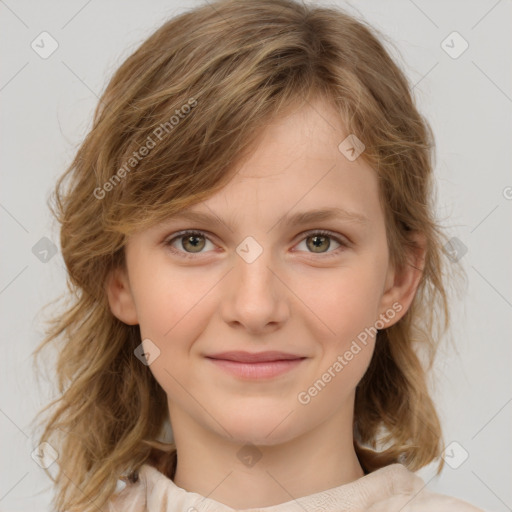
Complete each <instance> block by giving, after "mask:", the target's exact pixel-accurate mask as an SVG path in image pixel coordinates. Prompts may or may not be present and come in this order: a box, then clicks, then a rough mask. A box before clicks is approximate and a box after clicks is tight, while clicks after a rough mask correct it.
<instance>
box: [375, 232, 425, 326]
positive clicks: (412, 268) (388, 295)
mask: <svg viewBox="0 0 512 512" xmlns="http://www.w3.org/2000/svg"><path fill="white" fill-rule="evenodd" d="M409 237H410V238H411V240H413V241H414V244H415V247H414V248H411V249H408V250H409V254H408V257H407V262H406V264H405V265H403V266H402V267H401V268H395V267H394V266H393V265H391V263H390V266H389V268H388V273H387V275H386V284H385V287H384V294H383V295H382V298H381V304H380V313H381V317H382V314H384V315H386V311H393V313H394V314H393V316H392V317H391V318H392V321H391V318H390V319H389V321H388V322H386V327H390V326H391V325H393V324H395V323H396V322H398V320H400V318H402V317H403V316H404V315H405V313H407V310H408V309H409V307H410V305H411V304H412V301H413V300H414V297H415V295H416V291H417V290H418V286H419V284H420V281H421V277H422V275H423V268H424V263H425V254H426V238H425V235H423V233H418V232H415V233H411V234H410V235H409ZM386 316H387V315H386Z"/></svg>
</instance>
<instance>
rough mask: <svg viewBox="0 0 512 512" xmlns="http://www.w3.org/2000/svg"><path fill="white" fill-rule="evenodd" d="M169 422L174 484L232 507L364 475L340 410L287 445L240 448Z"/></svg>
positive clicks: (185, 420) (270, 501)
mask: <svg viewBox="0 0 512 512" xmlns="http://www.w3.org/2000/svg"><path fill="white" fill-rule="evenodd" d="M174 413H178V411H174ZM178 416H180V415H179V414H178ZM171 417H173V419H174V420H176V419H178V420H179V421H173V433H174V439H175V442H176V447H177V452H178V463H177V467H176V473H175V476H174V483H175V484H176V485H177V486H178V487H181V488H182V489H185V490H186V491H189V492H195V493H198V494H200V495H202V496H205V497H208V498H209V499H212V500H215V501H218V502H220V503H223V504H224V505H227V506H229V507H232V508H236V509H244V508H258V507H269V506H273V505H278V504H281V503H284V502H287V501H292V500H293V499H297V498H301V497H304V496H308V495H310V494H315V493H318V492H321V491H324V490H327V489H332V488H334V487H338V486H340V485H343V484H347V483H350V482H353V481H354V480H356V479H358V478H360V477H362V476H364V471H363V469H362V467H361V465H360V464H359V461H358V459H357V456H356V453H355V450H354V446H353V431H352V416H351V415H348V416H347V415H346V414H345V411H341V410H340V412H339V413H338V414H336V415H334V416H333V417H331V418H330V419H329V420H328V421H326V422H324V423H323V424H321V425H319V426H318V427H317V428H316V429H314V430H313V431H310V432H307V433H304V434H303V435H301V436H300V437H296V438H294V439H292V440H289V441H286V442H281V443H278V444H273V445H256V446H254V445H250V446H246V447H245V448H243V447H244V443H242V442H234V441H233V440H232V439H229V438H226V437H225V436H224V437H223V436H220V435H217V434H216V433H215V432H212V431H211V430H205V429H204V428H202V427H201V426H200V425H199V424H198V423H196V422H194V421H193V420H191V419H190V417H189V416H186V415H183V417H179V418H176V414H174V415H171Z"/></svg>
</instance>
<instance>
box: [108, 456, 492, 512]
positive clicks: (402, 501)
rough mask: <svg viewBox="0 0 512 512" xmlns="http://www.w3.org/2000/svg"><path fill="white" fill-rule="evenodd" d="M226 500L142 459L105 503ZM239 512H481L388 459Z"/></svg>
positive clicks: (221, 509)
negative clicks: (349, 477) (348, 477)
mask: <svg viewBox="0 0 512 512" xmlns="http://www.w3.org/2000/svg"><path fill="white" fill-rule="evenodd" d="M235 510H240V509H234V508H231V507H228V506H227V505H225V504H223V503H220V502H218V501H215V500H212V499H210V498H205V497H203V496H201V495H200V494H197V493H195V492H189V491H186V490H185V489H182V488H181V487H178V486H177V485H176V484H175V483H174V482H173V481H172V480H170V479H169V478H167V477H166V476H165V475H164V474H162V473H160V471H158V470H157V469H155V468H154V467H152V466H150V465H148V464H144V465H143V466H142V467H141V469H140V470H139V479H138V481H137V482H135V483H131V482H129V483H127V485H126V486H125V488H124V489H122V490H120V491H118V492H117V494H114V495H113V496H112V497H111V499H110V501H109V502H108V511H109V512H214V511H215V512H234V511H235ZM243 510H244V512H434V511H435V512H483V511H482V509H479V508H477V507H474V506H472V505H470V504H469V503H467V502H465V501H462V500H459V499H456V498H452V497H449V496H446V495H444V494H437V493H433V492H431V491H429V490H427V489H426V488H425V483H424V482H423V480H422V479H421V478H420V477H419V476H417V475H415V474H414V473H413V472H411V471H409V470H408V469H407V468H406V467H405V466H403V465H402V464H391V465H389V466H386V467H384V468H381V469H378V470H376V471H373V472H372V473H369V474H367V475H365V476H363V477H361V478H359V479H357V480H355V481H353V482H350V483H348V484H344V485H341V486H339V487H334V488H332V489H327V490H325V491H321V492H317V493H315V494H311V495H309V496H304V497H302V498H297V499H296V500H291V501H287V502H285V503H280V504H279V505H273V506H270V507H262V508H251V509H243Z"/></svg>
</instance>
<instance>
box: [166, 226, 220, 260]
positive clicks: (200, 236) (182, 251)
mask: <svg viewBox="0 0 512 512" xmlns="http://www.w3.org/2000/svg"><path fill="white" fill-rule="evenodd" d="M206 241H208V242H210V243H212V242H211V241H210V239H209V238H208V237H207V236H206V235H205V233H203V232H202V231H182V232H181V233H177V234H176V235H175V236H173V237H172V238H170V239H169V240H168V241H166V242H165V245H166V246H168V247H169V248H170V249H171V251H172V252H173V253H175V254H178V255H179V256H184V257H185V258H193V257H194V254H200V253H201V250H202V249H203V248H204V247H205V246H206ZM176 243H177V245H178V246H179V249H177V248H176V247H175V245H176ZM212 245H213V244H212ZM189 250H190V251H191V252H187V251H189Z"/></svg>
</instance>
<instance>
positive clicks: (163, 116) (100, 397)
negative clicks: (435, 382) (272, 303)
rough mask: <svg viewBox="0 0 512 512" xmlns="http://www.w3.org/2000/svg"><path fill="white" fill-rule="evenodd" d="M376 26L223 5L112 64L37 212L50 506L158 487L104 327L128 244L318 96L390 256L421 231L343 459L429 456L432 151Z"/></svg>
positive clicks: (161, 460)
mask: <svg viewBox="0 0 512 512" xmlns="http://www.w3.org/2000/svg"><path fill="white" fill-rule="evenodd" d="M374 32H375V31H374V29H372V28H370V27H369V26H367V25H366V24H365V23H364V22H362V21H358V20H356V19H355V18H354V17H352V16H350V15H348V14H346V13H344V12H343V11H342V10H340V9H337V8H326V7H314V6H308V5H304V4H301V3H299V2H297V1H293V0H251V1H250V2H244V1H236V0H220V1H216V2H209V4H208V5H204V6H201V7H198V8H195V9H193V10H191V11H188V12H185V13H183V14H181V15H179V16H177V17H174V18H172V19H170V20H169V21H167V22H166V23H165V24H163V25H162V26H161V27H160V28H159V29H158V30H156V32H154V33H153V34H152V35H151V36H150V37H149V38H148V39H147V40H146V41H145V42H144V43H143V44H142V45H141V46H140V47H139V48H138V49H137V50H136V51H135V52H134V53H133V54H132V55H131V56H130V57H129V58H128V59H126V61H125V62H124V63H123V64H122V65H121V66H120V68H119V69H118V70H117V71H116V72H115V74H114V76H113V77H112V79H111V80H110V82H109V84H108V86H107V88H106V90H105V92H104V94H103V95H102V97H101V99H100V102H99V104H98V107H97V109H96V111H95V114H94V121H93V127H92V129H91V130H90V132H89V133H88V135H87V137H86V138H85V140H84V141H83V143H82V144H81V146H80V148H79V150H78V152H77V154H76V156H75V158H74V160H73V162H72V163H71V165H70V166H69V168H68V169H67V170H66V172H65V173H64V174H63V175H62V176H61V177H60V179H59V180H58V182H57V184H56V187H55V204H54V205H53V206H51V208H52V212H53V214H54V215H55V217H56V218H57V220H58V222H59V223H60V226H61V231H60V233H61V238H60V242H61V247H62V255H63V258H64V261H65V263H66V267H67V272H68V287H69V291H70V294H69V297H66V301H67V307H66V309H65V311H64V312H62V313H61V314H58V315H57V316H55V317H54V318H53V319H52V321H51V322H50V324H49V327H48V329H47V333H46V334H47V336H46V337H45V339H44V340H43V342H42V343H41V345H40V346H39V347H38V348H37V350H36V355H38V354H39V352H40V351H41V350H42V349H43V348H44V347H45V346H47V345H50V344H52V345H55V347H56V348H57V349H58V351H59V353H58V361H57V367H56V374H57V378H58V398H57V399H56V400H54V401H52V402H51V403H50V404H48V405H47V406H46V407H45V408H44V409H43V410H42V411H41V412H40V413H39V414H41V413H42V412H44V411H47V410H48V409H51V415H50V417H49V418H48V419H46V420H45V422H44V432H43V433H42V435H41V436H40V441H41V442H44V441H46V442H49V443H50V444H52V446H55V447H58V451H59V454H60V457H59V468H58V472H57V474H56V476H52V478H53V479H54V481H55V484H56V488H57V490H58V493H57V494H56V498H55V505H56V507H57V509H58V510H64V509H65V510H67V511H74V510H81V511H82V510H83V511H89V510H91V511H92V510H94V509H96V508H97V507H98V506H100V507H101V506H102V505H103V504H105V503H106V501H107V500H108V498H109V497H110V495H111V494H112V493H113V491H114V489H115V486H116V480H117V478H118V476H119V475H121V474H127V473H130V474H132V475H135V474H136V471H137V470H138V468H140V466H141V465H142V464H143V463H150V464H152V465H154V466H155V467H157V468H158V469H160V470H161V471H162V472H164V473H165V474H167V475H168V476H169V477H171V478H172V477H173V474H174V470H175V466H176V450H175V446H174V445H173V444H172V443H171V444H168V443H163V442H161V441H160V440H159V436H160V435H161V433H162V429H163V428H164V425H165V422H166V419H167V415H168V410H167V403H166V396H165V393H164V391H163V389H162V388H161V387H160V386H159V384H158V383H157V382H156V380H155V378H154V377H153V375H152V373H151V371H150V370H149V369H148V367H147V366H145V365H143V364H141V363H140V361H139V360H138V359H137V358H136V357H135V356H134V350H135V349H136V347H137V346H138V345H139V344H140V342H141V337H140V331H139V327H138V326H130V325H126V324H124V323H122V322H121V321H119V320H118V319H117V318H116V317H115V316H114V315H113V314H112V313H111V311H110V308H109V305H108V300H107V297H106V292H105V283H106V279H107V277H108V276H109V274H110V272H111V271H112V269H114V268H116V267H118V266H122V265H124V252H123V246H124V243H125V239H126V237H127V236H128V235H130V234H131V233H133V232H135V231H137V230H139V229H143V228H145V227H149V226H151V225H154V224H155V223H157V222H159V221H161V220H163V219H164V218H166V217H168V216H169V215H172V214H174V213H176V212H177V211H179V210H180V209H182V208H185V207H187V206H190V205H192V204H197V203H198V202H200V201H203V200H204V199H206V198H207V197H209V196H211V195H212V194H214V193H216V192H217V191H219V190H220V189H221V188H222V187H223V186H224V185H226V183H227V182H228V181H229V179H231V177H232V173H231V169H232V168H233V165H234V164H235V163H238V162H240V160H241V159H242V158H243V156H244V155H246V154H248V152H249V151H250V149H251V143H252V141H253V140H254V138H255V136H256V134H257V133H260V132H261V131H262V130H264V129H265V126H267V125H268V123H269V122H271V121H272V120H273V119H275V118H276V117H278V116H283V115H284V114H285V113H286V112H287V111H289V110H290V109H291V108H292V107H294V106H295V107H296V106H297V105H300V104H304V103H306V102H308V101H309V100H311V99H313V98H324V99H325V100H327V101H329V102H330V104H331V105H332V106H333V108H335V109H336V110H337V111H338V113H339V116H340V118H341V119H342V120H343V122H344V125H345V127H346V129H347V133H352V134H356V135H357V137H358V138H359V139H360V140H362V141H363V142H364V144H365V146H366V149H365V151H364V152H363V154H362V155H361V157H360V158H363V159H365V160H366V161H367V162H368V163H369V164H370V165H372V167H373V168H374V169H375V171H376V173H377V175H378V178H379V182H380V198H381V201H382V205H383V207H384V210H385V219H386V231H387V238H388V245H389V250H390V259H391V261H392V262H393V263H394V264H396V265H398V266H403V265H406V264H408V261H409V260H408V256H409V255H410V254H411V251H412V250H413V249H414V248H415V242H414V240H413V238H412V237H411V234H412V233H415V232H419V233H422V234H423V235H424V236H425V239H426V254H425V260H424V268H423V273H422V278H421V282H420V285H419V288H418V291H417V293H416V296H415V298H414V301H413V303H412V305H411V307H410V308H409V310H408V311H407V313H406V314H405V316H404V317H403V318H401V319H400V320H399V321H398V322H397V323H395V324H394V325H392V326H391V327H389V328H387V329H384V330H381V331H379V332H378V335H377V340H376V347H375V352H374V355H373V358H372V360H371V363H370V366H369V368H368V370H367V372H366V374H365V375H364V377H363V379H362V380H361V382H360V383H359V385H358V387H357V389H356V398H355V409H354V446H355V450H356V453H357V456H358V457H359V460H360V462H361V465H362V466H363V467H364V468H365V469H366V470H367V471H374V470H375V469H378V468H380V467H383V466H386V465H388V464H391V463H394V462H402V463H403V464H404V465H405V466H406V467H408V468H409V469H410V470H412V471H415V470H417V469H419V468H421V467H422V466H424V465H426V464H428V463H430V462H431V461H433V460H434V459H435V458H437V457H438V456H439V455H440V454H441V451H442V450H443V449H444V444H443V439H442V431H441V426H440V422H439V419H438V415H437V414H436V410H435V407H434V404H433V401H432V399H431V397H430V394H429V390H428V382H427V374H428V371H429V370H430V369H431V367H432V364H433V361H434V356H435V353H436V350H437V347H438V345H439V340H440V338H441V335H442V333H443V332H444V331H446V330H447V328H448V325H449V312H448V303H447V289H446V288H445V286H446V283H445V277H446V269H445V268H444V265H445V263H444V261H443V255H442V246H443V244H444V242H445V241H446V240H445V236H444V234H443V233H442V230H441V227H440V225H439V224H438V223H437V221H436V220H435V218H434V213H433V211H434V207H433V204H432V196H433V193H434V190H433V176H432V174H433V155H432V153H433V151H432V149H433V146H434V142H433V136H432V132H431V129H430V127H429V125H428V123H427V122H426V121H425V120H424V118H423V117H422V116H421V115H420V114H419V112H418V111H417V109H416V107H415V104H414V101H413V98H412V96H411V90H410V86H409V83H408V81H407V79H406V78H405V76H404V74H403V72H402V71H401V70H400V68H399V67H398V66H397V64H396V63H395V62H394V61H393V59H392V58H391V57H390V55H389V54H388V53H387V51H386V50H385V48H384V46H383V44H382V43H381V42H379V40H378V37H377V32H375V33H374ZM186 106H188V108H186ZM172 116H175V119H174V120H173V119H172ZM150 139H151V141H152V143H150V142H149V141H150ZM340 142H341V141H340ZM153 143H154V144H153ZM143 146H145V147H146V148H147V149H148V151H143V153H144V154H141V148H142V147H143ZM415 346H417V347H418V348H421V349H423V350H424V353H425V354H426V356H427V357H426V363H425V364H423V363H422V361H421V360H420V357H419V355H418V353H417V352H416V350H415ZM384 445H386V447H385V448H384V449H382V447H383V446H384ZM442 465H443V462H442V459H441V460H440V465H439V469H438V473H439V472H440V471H441V468H442ZM50 476H51V475H50Z"/></svg>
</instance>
